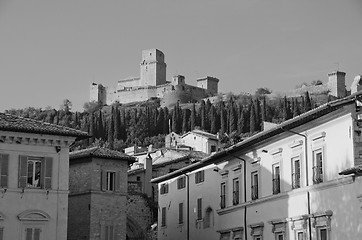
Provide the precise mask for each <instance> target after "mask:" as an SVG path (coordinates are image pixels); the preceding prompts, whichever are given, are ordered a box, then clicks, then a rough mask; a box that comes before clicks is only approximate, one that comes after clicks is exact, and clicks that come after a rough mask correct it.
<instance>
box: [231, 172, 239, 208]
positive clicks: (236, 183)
mask: <svg viewBox="0 0 362 240" xmlns="http://www.w3.org/2000/svg"><path fill="white" fill-rule="evenodd" d="M239 187H240V186H239V178H235V179H234V180H233V205H238V204H239V199H240V194H239Z"/></svg>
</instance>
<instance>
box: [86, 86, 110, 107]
mask: <svg viewBox="0 0 362 240" xmlns="http://www.w3.org/2000/svg"><path fill="white" fill-rule="evenodd" d="M89 101H90V102H99V103H101V104H102V105H105V104H106V103H107V90H106V88H105V87H104V86H103V85H102V84H97V83H92V85H91V86H90V95H89Z"/></svg>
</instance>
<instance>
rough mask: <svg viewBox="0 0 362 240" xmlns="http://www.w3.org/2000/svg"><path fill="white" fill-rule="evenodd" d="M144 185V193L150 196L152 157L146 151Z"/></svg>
mask: <svg viewBox="0 0 362 240" xmlns="http://www.w3.org/2000/svg"><path fill="white" fill-rule="evenodd" d="M144 166H145V187H144V193H145V194H146V195H147V196H148V197H152V185H151V179H152V157H151V155H150V154H149V153H148V155H147V157H146V160H145V165H144Z"/></svg>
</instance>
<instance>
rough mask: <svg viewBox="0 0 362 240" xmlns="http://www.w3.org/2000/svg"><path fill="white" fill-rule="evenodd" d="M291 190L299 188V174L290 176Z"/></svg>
mask: <svg viewBox="0 0 362 240" xmlns="http://www.w3.org/2000/svg"><path fill="white" fill-rule="evenodd" d="M292 188H293V189H297V188H300V173H293V174H292Z"/></svg>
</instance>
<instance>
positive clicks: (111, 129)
mask: <svg viewBox="0 0 362 240" xmlns="http://www.w3.org/2000/svg"><path fill="white" fill-rule="evenodd" d="M112 109H113V107H112ZM112 112H113V111H112ZM108 143H109V148H110V149H113V143H114V121H113V116H112V115H111V116H110V118H109V127H108Z"/></svg>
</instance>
